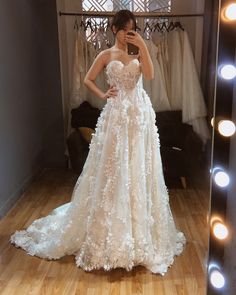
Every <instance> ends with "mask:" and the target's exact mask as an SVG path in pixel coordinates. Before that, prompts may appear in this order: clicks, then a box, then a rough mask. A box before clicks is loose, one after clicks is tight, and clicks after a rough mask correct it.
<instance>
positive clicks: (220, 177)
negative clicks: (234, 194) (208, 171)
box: [214, 171, 229, 187]
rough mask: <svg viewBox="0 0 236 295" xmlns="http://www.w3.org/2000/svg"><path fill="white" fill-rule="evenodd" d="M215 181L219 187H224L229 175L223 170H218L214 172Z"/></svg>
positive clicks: (227, 182)
mask: <svg viewBox="0 0 236 295" xmlns="http://www.w3.org/2000/svg"><path fill="white" fill-rule="evenodd" d="M214 178H215V182H216V184H217V185H219V186H221V187H225V186H227V185H228V184H229V176H228V174H227V173H225V172H224V171H219V172H217V173H216V174H215V177H214Z"/></svg>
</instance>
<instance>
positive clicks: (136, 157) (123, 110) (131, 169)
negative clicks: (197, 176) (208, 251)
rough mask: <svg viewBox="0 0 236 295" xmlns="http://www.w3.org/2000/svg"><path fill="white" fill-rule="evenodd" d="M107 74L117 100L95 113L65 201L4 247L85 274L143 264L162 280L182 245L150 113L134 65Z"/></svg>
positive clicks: (114, 66) (118, 65)
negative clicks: (71, 264)
mask: <svg viewBox="0 0 236 295" xmlns="http://www.w3.org/2000/svg"><path fill="white" fill-rule="evenodd" d="M106 75H107V76H106V77H107V81H108V83H109V84H110V85H115V86H116V87H117V88H118V94H117V96H115V97H110V98H108V99H107V103H106V104H105V105H104V107H103V109H102V111H101V114H100V116H99V118H98V121H97V124H96V129H95V133H93V136H92V140H91V143H90V145H89V153H88V156H87V159H86V161H85V164H84V167H83V170H82V173H81V175H80V176H79V177H78V179H77V182H76V184H75V186H74V189H73V193H72V197H71V200H70V202H68V203H65V204H63V205H61V206H59V207H57V208H55V209H54V210H52V211H51V212H50V213H49V214H48V215H47V216H45V217H41V218H39V219H36V220H35V221H33V223H32V224H31V225H30V226H29V227H28V228H26V229H22V230H19V231H16V232H15V233H14V234H12V235H11V237H10V242H11V243H12V244H15V246H16V247H21V248H22V249H24V250H25V251H27V253H28V254H29V255H32V256H33V255H35V256H38V257H41V258H45V259H49V260H52V259H59V258H60V257H62V256H64V255H72V254H73V255H75V261H76V265H77V266H78V267H81V268H82V269H84V270H85V271H91V270H93V269H99V268H103V269H104V270H110V269H112V268H117V267H122V268H125V269H126V270H127V271H130V270H131V269H132V268H133V267H134V266H135V265H143V266H145V267H146V268H147V269H148V270H150V271H151V272H153V273H160V274H161V275H164V274H165V272H167V270H168V267H169V266H170V265H172V264H173V261H174V256H175V255H179V254H181V252H182V251H183V249H184V246H185V243H186V238H185V235H184V233H183V232H181V231H178V230H177V228H176V226H175V222H174V219H173V216H172V212H171V209H170V206H169V195H168V190H167V187H166V185H165V182H164V177H163V170H162V161H161V156H160V142H159V134H158V129H157V127H156V125H155V112H154V110H153V107H152V104H151V101H150V98H149V96H148V95H147V93H146V91H145V90H144V89H143V80H142V73H141V67H140V63H139V61H138V59H137V58H135V59H132V60H131V61H130V62H129V63H128V64H123V63H122V62H121V61H119V60H112V61H110V62H109V63H108V65H107V67H106Z"/></svg>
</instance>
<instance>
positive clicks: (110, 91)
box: [102, 86, 118, 99]
mask: <svg viewBox="0 0 236 295" xmlns="http://www.w3.org/2000/svg"><path fill="white" fill-rule="evenodd" d="M117 92H118V90H117V88H116V87H115V86H110V88H109V89H108V90H107V92H106V93H104V95H103V97H102V99H107V98H109V97H112V96H117Z"/></svg>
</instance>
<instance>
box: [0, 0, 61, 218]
mask: <svg viewBox="0 0 236 295" xmlns="http://www.w3.org/2000/svg"><path fill="white" fill-rule="evenodd" d="M0 36H1V46H0V64H1V67H0V138H1V141H0V218H1V217H2V216H4V215H5V213H6V212H7V211H8V210H9V209H10V208H11V207H12V206H13V205H14V204H15V202H16V200H17V199H18V198H19V197H20V196H21V194H22V192H23V191H24V190H25V189H26V188H27V187H28V185H29V184H30V183H31V182H32V181H33V180H34V178H35V177H36V176H37V175H38V174H39V173H40V172H41V171H42V170H43V168H45V167H56V166H57V167H58V166H60V167H64V166H65V158H64V155H63V138H64V134H63V119H62V102H61V101H62V99H61V88H60V65H59V53H58V32H57V18H56V4H55V2H54V1H46V0H40V1H39V0H38V1H29V0H21V1H20V2H18V1H13V0H3V1H1V9H0Z"/></svg>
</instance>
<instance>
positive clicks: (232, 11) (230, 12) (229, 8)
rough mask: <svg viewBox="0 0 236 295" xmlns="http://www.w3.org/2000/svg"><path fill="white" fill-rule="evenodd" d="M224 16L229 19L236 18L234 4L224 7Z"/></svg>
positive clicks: (235, 6) (235, 5)
mask: <svg viewBox="0 0 236 295" xmlns="http://www.w3.org/2000/svg"><path fill="white" fill-rule="evenodd" d="M225 16H226V18H227V19H229V20H236V4H235V3H233V4H230V5H228V6H227V8H226V9H225Z"/></svg>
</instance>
